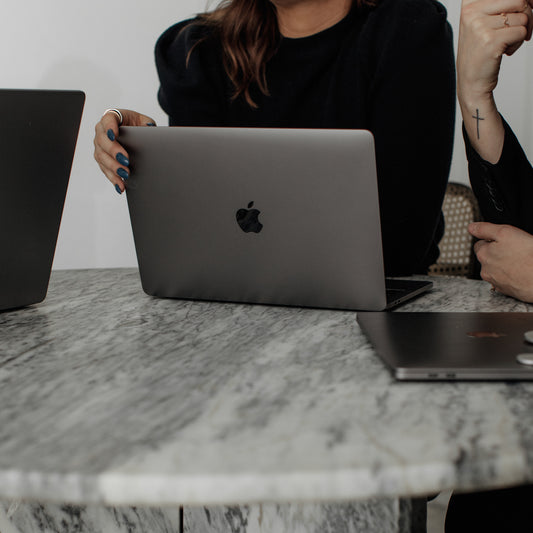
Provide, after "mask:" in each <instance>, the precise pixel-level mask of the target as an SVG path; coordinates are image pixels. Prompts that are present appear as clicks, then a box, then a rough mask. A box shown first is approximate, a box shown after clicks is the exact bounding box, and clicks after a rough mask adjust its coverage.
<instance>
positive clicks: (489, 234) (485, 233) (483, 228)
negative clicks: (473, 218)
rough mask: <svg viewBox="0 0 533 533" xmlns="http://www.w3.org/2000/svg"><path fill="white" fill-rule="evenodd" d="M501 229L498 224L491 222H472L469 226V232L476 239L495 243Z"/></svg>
mask: <svg viewBox="0 0 533 533" xmlns="http://www.w3.org/2000/svg"><path fill="white" fill-rule="evenodd" d="M499 227H500V226H499V225H498V224H491V223H490V222H472V223H471V224H469V225H468V232H469V233H470V235H472V236H473V237H476V239H482V240H484V241H495V240H496V237H497V235H498V229H499Z"/></svg>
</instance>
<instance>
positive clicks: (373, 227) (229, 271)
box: [121, 128, 386, 309]
mask: <svg viewBox="0 0 533 533" xmlns="http://www.w3.org/2000/svg"><path fill="white" fill-rule="evenodd" d="M121 142H122V143H124V145H125V146H126V148H127V149H128V152H129V155H130V160H131V162H132V163H131V165H132V173H131V177H130V179H129V180H128V181H127V183H126V188H127V195H128V205H129V210H130V217H131V223H132V228H133V234H134V240H135V246H136V250H137V258H138V262H139V269H140V274H141V279H142V284H143V288H144V290H145V291H146V292H147V293H148V294H152V295H157V296H165V297H179V298H194V299H207V300H223V301H234V302H252V303H270V304H282V305H299V306H312V307H326V308H343V309H383V308H384V307H385V305H386V301H385V287H384V285H385V284H384V270H383V259H382V250H381V231H380V220H379V203H378V193H377V180H376V169H375V155H374V143H373V137H372V135H371V134H370V133H369V132H367V131H353V130H352V131H350V130H290V129H243V128H122V129H121ZM247 210H248V211H251V210H257V212H256V214H257V215H258V220H259V222H260V223H261V224H262V229H261V231H260V232H258V233H256V232H254V231H249V232H245V231H243V229H241V227H239V224H238V220H237V219H238V217H239V213H241V215H242V216H244V214H245V213H246V211H247Z"/></svg>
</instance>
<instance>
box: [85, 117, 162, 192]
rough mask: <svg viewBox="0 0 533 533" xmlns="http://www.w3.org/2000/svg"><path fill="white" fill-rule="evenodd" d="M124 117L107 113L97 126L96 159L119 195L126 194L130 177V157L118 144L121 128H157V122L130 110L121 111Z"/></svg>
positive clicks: (95, 140) (95, 139)
mask: <svg viewBox="0 0 533 533" xmlns="http://www.w3.org/2000/svg"><path fill="white" fill-rule="evenodd" d="M119 111H120V113H121V114H122V117H123V122H122V124H120V119H119V116H118V115H117V113H115V112H113V111H107V112H106V113H105V114H104V116H103V117H102V118H101V120H100V122H98V124H96V126H95V128H94V129H95V136H94V158H95V159H96V162H97V163H98V165H99V166H100V169H101V170H102V172H103V173H104V174H105V175H106V177H107V179H108V180H109V181H110V182H111V183H112V184H113V185H114V186H115V189H116V191H117V192H118V193H119V194H122V193H123V192H124V180H127V179H128V177H129V170H128V167H129V164H130V161H129V156H128V153H127V152H126V150H124V148H123V147H122V146H121V145H120V143H119V142H118V140H117V139H118V136H119V126H155V121H154V120H153V119H151V118H150V117H148V116H146V115H141V114H140V113H137V112H136V111H130V110H129V109H119Z"/></svg>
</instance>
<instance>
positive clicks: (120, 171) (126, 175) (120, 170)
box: [117, 168, 129, 180]
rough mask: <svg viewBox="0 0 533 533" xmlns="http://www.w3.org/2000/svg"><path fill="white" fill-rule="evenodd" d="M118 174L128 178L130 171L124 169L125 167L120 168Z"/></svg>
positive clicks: (124, 178)
mask: <svg viewBox="0 0 533 533" xmlns="http://www.w3.org/2000/svg"><path fill="white" fill-rule="evenodd" d="M117 174H118V175H119V176H120V177H121V178H122V179H123V180H127V179H128V178H129V175H128V173H127V172H126V171H125V170H124V169H123V168H119V169H118V170H117Z"/></svg>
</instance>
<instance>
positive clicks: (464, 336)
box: [357, 312, 533, 380]
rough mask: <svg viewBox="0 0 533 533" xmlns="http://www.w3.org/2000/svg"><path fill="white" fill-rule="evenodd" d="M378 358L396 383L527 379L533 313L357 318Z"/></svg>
mask: <svg viewBox="0 0 533 533" xmlns="http://www.w3.org/2000/svg"><path fill="white" fill-rule="evenodd" d="M357 321H358V322H359V325H360V326H361V329H362V330H363V332H364V333H365V334H366V335H367V337H368V339H369V340H370V342H371V343H372V345H373V346H374V348H375V350H376V352H377V354H378V355H379V356H380V357H381V359H382V360H383V361H384V362H385V363H386V365H387V366H388V367H389V368H390V369H391V371H392V373H393V374H394V376H395V377H396V378H397V379H407V380H461V379H464V380H531V379H533V367H531V366H527V365H524V364H522V363H520V362H519V361H518V359H517V357H518V356H519V355H520V354H531V356H533V345H532V344H529V343H528V342H526V340H525V337H524V335H525V333H526V332H528V331H532V330H533V313H481V312H477V313H453V312H447V313H426V312H424V313H401V312H397V313H389V312H380V313H364V312H360V313H357Z"/></svg>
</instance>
